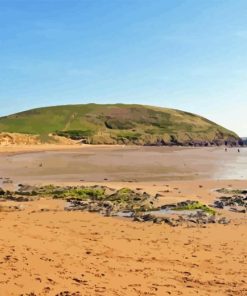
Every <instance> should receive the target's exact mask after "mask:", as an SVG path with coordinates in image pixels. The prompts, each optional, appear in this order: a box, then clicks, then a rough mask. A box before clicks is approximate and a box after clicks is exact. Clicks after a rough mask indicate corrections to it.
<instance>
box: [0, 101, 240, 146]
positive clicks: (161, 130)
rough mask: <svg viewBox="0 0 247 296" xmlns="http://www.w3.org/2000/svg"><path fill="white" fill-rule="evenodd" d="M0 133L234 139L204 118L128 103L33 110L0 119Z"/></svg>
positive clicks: (134, 139)
mask: <svg viewBox="0 0 247 296" xmlns="http://www.w3.org/2000/svg"><path fill="white" fill-rule="evenodd" d="M0 132H16V133H26V134H36V135H40V136H41V137H42V139H43V140H44V141H46V140H47V139H48V137H47V136H48V134H51V133H54V134H58V135H60V136H65V137H69V138H72V139H80V138H87V139H88V142H89V143H91V142H92V143H95V144H97V140H95V139H96V138H97V139H99V138H100V139H101V140H100V141H101V142H103V143H101V144H104V138H105V139H107V141H108V142H111V141H110V140H109V139H112V143H118V142H119V143H120V142H121V141H123V140H124V139H127V140H128V141H129V142H133V143H137V141H139V142H138V143H139V144H145V143H147V142H150V141H151V142H154V143H155V142H157V139H161V138H163V137H165V138H166V141H167V139H170V140H168V141H171V142H174V143H176V142H186V141H189V140H198V141H200V140H206V141H213V140H214V139H227V138H229V137H230V138H233V139H237V138H238V137H237V135H236V134H234V133H233V132H231V131H229V130H227V129H225V128H223V127H221V126H219V125H217V124H216V123H213V122H211V121H209V120H207V119H206V118H203V117H201V116H198V115H195V114H191V113H188V112H183V111H180V110H174V109H166V108H158V107H151V106H143V105H134V104H133V105H130V104H126V105H125V104H112V105H110V104H108V105H107V104H106V105H100V104H86V105H66V106H55V107H47V108H39V109H33V110H29V111H25V112H21V113H17V114H13V115H10V116H5V117H1V118H0Z"/></svg>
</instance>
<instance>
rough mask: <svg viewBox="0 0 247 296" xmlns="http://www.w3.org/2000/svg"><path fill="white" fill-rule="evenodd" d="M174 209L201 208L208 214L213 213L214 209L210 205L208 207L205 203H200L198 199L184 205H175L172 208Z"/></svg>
mask: <svg viewBox="0 0 247 296" xmlns="http://www.w3.org/2000/svg"><path fill="white" fill-rule="evenodd" d="M174 210H175V211H187V210H188V211H193V210H201V211H203V212H205V213H208V214H210V215H215V214H216V211H215V210H214V209H212V208H210V207H208V206H207V205H204V204H202V203H200V202H199V201H195V202H193V203H191V204H188V205H185V206H181V207H177V208H174Z"/></svg>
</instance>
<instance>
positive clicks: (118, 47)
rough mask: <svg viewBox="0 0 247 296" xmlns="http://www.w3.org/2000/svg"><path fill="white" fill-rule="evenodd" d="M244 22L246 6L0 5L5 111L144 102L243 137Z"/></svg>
mask: <svg viewBox="0 0 247 296" xmlns="http://www.w3.org/2000/svg"><path fill="white" fill-rule="evenodd" d="M246 16H247V1H246V0H242V1H241V0H181V1H180V0H66V1H65V0H0V69H1V71H0V104H1V105H0V106H1V108H0V115H5V114H10V113H13V112H17V111H21V110H25V109H29V108H33V107H40V106H47V105H58V104H67V103H88V102H98V103H114V102H126V103H141V104H149V105H159V106H164V107H172V108H178V109H182V110H187V111H190V112H194V113H198V114H201V115H203V116H206V117H208V118H209V119H211V120H214V121H216V122H218V123H220V124H223V125H224V126H226V127H228V128H230V129H233V130H235V131H236V132H238V134H240V135H241V136H244V135H247V116H246V113H247V17H246Z"/></svg>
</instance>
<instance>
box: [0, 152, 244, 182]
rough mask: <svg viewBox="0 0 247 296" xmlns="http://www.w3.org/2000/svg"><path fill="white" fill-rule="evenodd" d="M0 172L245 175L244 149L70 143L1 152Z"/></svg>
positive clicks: (66, 176) (25, 175)
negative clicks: (71, 145) (74, 145)
mask: <svg viewBox="0 0 247 296" xmlns="http://www.w3.org/2000/svg"><path fill="white" fill-rule="evenodd" d="M0 163H1V167H0V176H4V177H10V178H13V179H15V180H18V181H20V182H24V181H25V182H28V181H29V182H30V181H34V182H40V181H42V182H43V181H44V182H45V181H50V182H57V181H58V182H62V181H65V182H67V181H69V182H79V181H80V180H83V181H92V182H101V181H105V179H107V180H109V181H111V182H116V181H163V180H191V179H247V149H242V150H241V153H238V152H237V149H234V148H232V149H228V152H224V149H223V148H221V147H220V148H172V147H121V146H120V147H119V146H113V147H109V146H108V147H92V146H90V147H88V146H83V147H81V148H77V146H76V147H73V148H67V149H61V147H60V148H59V150H57V151H55V150H54V148H53V150H49V151H42V150H41V151H35V150H34V151H20V152H18V151H16V152H6V151H5V152H2V153H0Z"/></svg>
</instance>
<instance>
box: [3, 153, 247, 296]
mask: <svg viewBox="0 0 247 296" xmlns="http://www.w3.org/2000/svg"><path fill="white" fill-rule="evenodd" d="M246 156H247V152H246V150H242V151H241V153H240V154H238V153H237V151H236V150H235V149H233V150H230V151H228V152H227V153H225V152H224V150H223V149H222V148H205V149H204V148H203V149H186V148H165V149H164V148H163V149H161V148H160V147H130V148H129V147H101V148H99V147H82V148H80V149H77V148H76V149H74V148H70V149H63V150H61V149H60V150H58V151H54V150H53V151H39V152H38V151H33V152H31V151H29V152H28V153H26V152H25V153H23V151H22V152H21V153H20V152H18V151H14V152H13V151H5V152H2V153H0V163H1V167H0V176H1V177H10V178H12V179H13V182H14V184H2V185H4V186H5V188H7V187H9V188H10V187H13V186H15V184H16V183H18V182H22V183H25V182H28V183H34V184H48V183H56V184H61V185H62V184H71V185H72V184H85V185H87V184H88V185H92V184H99V183H100V184H102V185H107V186H110V187H114V188H121V187H130V188H133V189H136V188H137V187H138V188H141V190H142V191H147V192H148V193H150V194H156V193H159V194H161V197H160V202H161V203H167V202H176V201H181V200H186V199H195V200H200V201H201V202H204V203H207V204H210V203H211V202H212V201H213V200H214V199H215V198H216V197H217V196H218V195H217V193H215V191H214V189H216V188H222V187H229V188H247V180H246V177H247V176H246V171H245V170H246V158H247V157H246ZM41 163H42V166H40V164H41ZM104 179H107V180H104ZM233 179H234V180H233ZM3 180H4V179H2V181H3ZM80 180H85V181H80ZM2 185H0V186H2ZM4 204H7V202H2V203H1V205H4ZM11 204H13V203H11ZM19 204H20V203H19ZM21 205H22V206H23V207H24V210H22V211H19V212H0V220H1V223H0V250H1V253H0V266H1V268H0V291H1V292H0V295H4V296H5V295H6V296H8V295H29V296H31V295H32V296H34V295H49V296H54V295H83V296H84V295H85V296H88V295H90V296H91V295H106V296H108V295H110V296H111V295H119V296H122V295H141V296H142V295H162V296H163V295H200V296H204V295H205V296H206V295H207V296H208V295H210V296H211V295H216V294H217V295H222V296H225V295H226V296H230V295H240V296H245V295H247V280H246V278H247V248H246V245H247V232H246V229H247V220H246V215H247V214H238V213H233V212H229V211H224V210H223V211H222V214H223V215H224V216H227V217H228V218H230V219H231V220H232V223H231V224H229V225H207V226H206V227H199V226H196V227H192V228H187V227H185V226H181V227H175V228H173V227H170V226H168V225H156V224H152V223H138V222H132V221H129V220H128V219H121V218H112V217H102V216H100V215H98V214H92V213H85V212H65V211H63V207H64V202H63V201H59V200H47V199H41V200H39V201H34V202H27V203H21ZM41 209H43V211H41ZM64 291H69V292H70V293H71V294H65V293H64V294H58V293H61V292H64ZM76 292H78V293H77V294H76ZM31 293H34V294H31ZM72 293H74V294H72Z"/></svg>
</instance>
